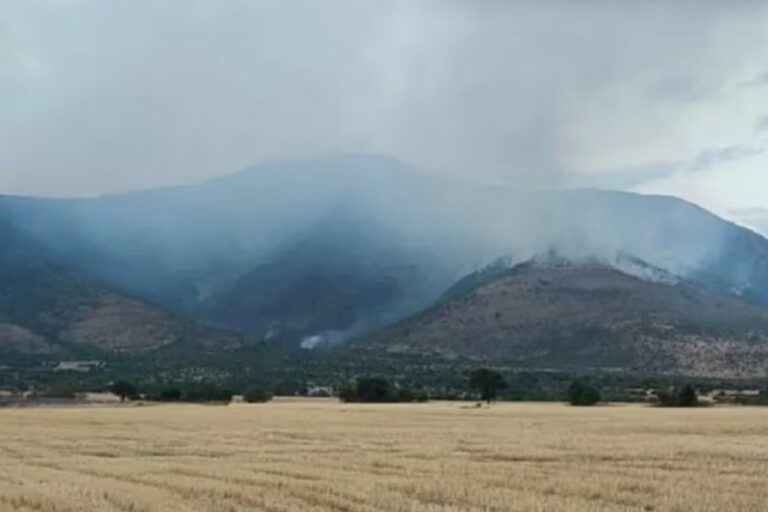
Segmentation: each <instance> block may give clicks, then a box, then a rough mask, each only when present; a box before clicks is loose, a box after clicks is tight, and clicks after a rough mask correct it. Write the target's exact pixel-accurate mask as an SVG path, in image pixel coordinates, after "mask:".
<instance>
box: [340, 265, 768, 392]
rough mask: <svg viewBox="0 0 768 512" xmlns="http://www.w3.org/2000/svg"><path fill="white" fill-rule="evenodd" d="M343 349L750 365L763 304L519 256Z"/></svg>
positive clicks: (487, 360) (654, 369) (750, 370)
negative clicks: (515, 263) (510, 264)
mask: <svg viewBox="0 0 768 512" xmlns="http://www.w3.org/2000/svg"><path fill="white" fill-rule="evenodd" d="M651 275H652V274H651ZM341 350H342V351H344V352H346V355H347V356H349V357H352V358H353V359H354V358H358V359H359V358H364V359H365V358H369V359H370V358H386V357H392V358H398V359H400V360H408V359H409V358H417V359H419V360H421V361H434V363H435V364H438V365H439V364H450V363H451V361H459V360H470V361H475V363H476V364H491V365H509V366H515V367H524V368H537V369H577V370H595V369H599V370H621V371H626V372H632V373H655V374H665V373H670V374H673V373H674V374H688V375H698V376H719V377H759V376H763V375H765V373H766V369H768V310H767V309H765V308H764V307H762V306H757V305H753V304H750V303H747V302H744V301H742V300H741V299H739V298H737V297H735V296H730V295H723V294H719V293H716V292H713V291H710V290H707V289H704V288H702V287H699V286H697V285H694V284H691V283H690V282H686V281H683V280H679V279H670V278H668V275H667V274H662V278H658V276H656V277H653V278H642V277H636V276H634V275H630V274H628V273H626V272H624V271H621V270H618V269H616V268H615V267H613V266H610V265H607V264H603V263H597V262H589V263H578V264H577V263H569V262H565V261H546V262H529V263H524V264H521V265H518V266H516V267H514V268H512V269H503V268H496V269H494V268H491V269H488V270H486V271H485V272H481V273H477V274H473V275H471V276H468V277H467V278H466V279H464V280H463V281H461V282H459V283H458V284H457V285H456V286H455V287H454V289H453V290H451V291H449V292H448V293H447V294H446V296H445V299H444V301H442V302H441V303H439V304H438V305H436V306H434V307H432V308H430V309H429V310H427V311H426V312H424V313H421V314H418V315H416V316H413V317H411V318H409V319H407V320H405V321H403V322H400V323H398V324H395V325H393V326H391V327H389V328H386V329H384V330H382V331H379V332H377V333H375V334H373V335H371V336H369V337H366V338H363V339H360V340H357V341H355V342H353V343H351V344H350V345H349V346H347V347H343V348H342V349H341Z"/></svg>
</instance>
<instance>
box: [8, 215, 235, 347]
mask: <svg viewBox="0 0 768 512" xmlns="http://www.w3.org/2000/svg"><path fill="white" fill-rule="evenodd" d="M0 240H2V245H3V251H2V252H1V253H0V354H4V355H6V356H9V355H38V356H55V357H58V358H61V357H74V356H99V355H104V354H109V353H116V352H123V353H132V354H135V353H139V352H146V351H150V350H153V349H158V348H160V347H166V346H169V345H173V344H179V343H185V342H190V343H191V342H196V343H199V342H205V343H207V344H213V345H217V346H219V347H221V348H226V347H228V346H232V345H233V344H234V345H236V344H238V343H240V339H239V338H238V337H237V336H235V335H232V334H230V333H224V332H219V331H217V330H215V329H211V328H208V327H201V326H198V325H195V324H194V323H192V322H189V321H186V320H182V319H180V318H178V317H176V316H175V315H172V314H170V313H168V312H166V311H164V310H163V309H162V308H159V307H157V306H154V305H152V304H150V303H147V302H145V301H143V300H140V299H137V298H134V297H131V296H129V295H127V294H125V293H122V292H120V291H117V290H115V289H114V288H113V287H111V286H109V285H105V284H103V283H101V282H99V281H98V280H96V279H94V278H92V277H90V276H88V275H86V274H83V273H82V272H80V271H78V270H77V269H75V268H71V267H68V266H66V265H63V264H61V263H59V262H57V261H56V258H54V257H52V256H51V255H50V254H48V252H47V251H46V250H45V249H43V248H41V247H40V246H39V245H38V244H36V243H35V242H34V241H31V240H29V239H28V238H27V237H26V236H24V234H22V233H19V232H18V231H17V230H15V229H14V228H12V227H10V226H8V224H7V223H0Z"/></svg>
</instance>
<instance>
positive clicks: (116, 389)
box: [110, 380, 139, 402]
mask: <svg viewBox="0 0 768 512" xmlns="http://www.w3.org/2000/svg"><path fill="white" fill-rule="evenodd" d="M110 391H112V393H114V394H115V395H117V396H119V397H120V401H121V402H125V401H126V399H128V400H133V399H135V398H137V397H138V396H139V392H138V391H137V389H136V386H135V385H133V383H131V382H128V381H125V380H119V381H117V382H115V383H114V384H112V386H111V387H110Z"/></svg>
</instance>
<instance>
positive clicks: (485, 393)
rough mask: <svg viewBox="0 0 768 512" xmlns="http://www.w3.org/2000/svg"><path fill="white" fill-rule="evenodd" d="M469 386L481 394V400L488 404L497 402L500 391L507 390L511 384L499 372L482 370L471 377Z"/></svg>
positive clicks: (474, 372)
mask: <svg viewBox="0 0 768 512" xmlns="http://www.w3.org/2000/svg"><path fill="white" fill-rule="evenodd" d="M469 386H470V387H471V388H473V389H476V390H477V391H478V392H479V393H480V399H481V400H485V401H486V402H488V403H491V401H493V400H495V399H496V397H497V396H498V394H499V391H501V390H502V389H506V388H507V387H508V386H509V384H508V383H507V381H506V380H504V377H502V376H501V374H500V373H499V372H496V371H493V370H489V369H488V368H480V369H478V370H475V371H473V372H472V373H471V374H470V376H469Z"/></svg>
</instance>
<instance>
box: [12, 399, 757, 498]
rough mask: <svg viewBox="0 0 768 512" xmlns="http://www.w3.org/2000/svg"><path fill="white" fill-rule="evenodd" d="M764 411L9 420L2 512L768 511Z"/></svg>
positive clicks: (117, 414) (354, 412) (300, 406)
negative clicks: (766, 509) (315, 511)
mask: <svg viewBox="0 0 768 512" xmlns="http://www.w3.org/2000/svg"><path fill="white" fill-rule="evenodd" d="M767 473H768V409H765V408H763V409H761V408H749V407H744V408H739V407H716V408H706V409H689V410H685V409H659V408H651V407H646V406H638V405H634V406H620V405H615V406H604V407H593V408H573V407H567V406H564V405H560V404H531V403H526V404H522V403H520V404H517V403H500V404H496V405H493V406H492V407H490V408H486V407H483V408H474V407H472V404H467V403H455V402H435V403H429V404H418V405H416V404H398V405H362V404H355V405H352V404H349V405H345V404H340V403H337V402H335V401H330V400H328V401H326V400H291V399H282V400H276V401H274V402H272V403H269V404H263V405H244V404H233V405H230V406H206V405H156V406H143V407H137V406H125V407H120V406H110V407H104V406H100V407H77V408H75V407H72V408H67V407H61V408H53V407H51V408H29V409H11V408H6V409H0V511H3V512H5V511H13V512H17V511H19V512H21V511H45V512H65V511H72V512H74V511H83V510H98V511H125V512H128V511H130V512H144V511H146V512H150V511H157V512H160V511H189V512H192V511H201V512H202V511H227V512H234V511H242V510H256V511H260V510H263V511H270V512H282V511H286V512H287V511H304V510H317V511H348V512H353V511H361V512H364V511H366V512H373V511H421V510H427V511H481V510H496V511H499V510H512V511H514V510H519V511H550V510H551V511H568V512H585V511H609V510H610V511H646V512H647V511H680V512H682V511H696V512H702V511H711V512H721V511H725V510H727V511H762V510H764V509H765V508H764V507H765V504H766V503H768V485H766V474H767Z"/></svg>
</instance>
